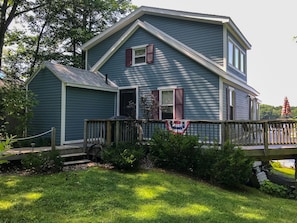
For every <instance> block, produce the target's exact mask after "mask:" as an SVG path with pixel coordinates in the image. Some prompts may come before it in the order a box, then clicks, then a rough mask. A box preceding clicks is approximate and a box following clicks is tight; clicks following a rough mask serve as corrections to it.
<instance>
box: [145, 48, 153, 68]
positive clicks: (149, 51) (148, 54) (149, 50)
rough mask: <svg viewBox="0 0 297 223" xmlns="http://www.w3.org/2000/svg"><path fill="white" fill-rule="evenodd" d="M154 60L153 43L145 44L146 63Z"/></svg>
mask: <svg viewBox="0 0 297 223" xmlns="http://www.w3.org/2000/svg"><path fill="white" fill-rule="evenodd" d="M153 62H154V44H149V45H147V46H146V63H148V64H150V63H153Z"/></svg>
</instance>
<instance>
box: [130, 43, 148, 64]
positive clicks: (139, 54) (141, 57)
mask: <svg viewBox="0 0 297 223" xmlns="http://www.w3.org/2000/svg"><path fill="white" fill-rule="evenodd" d="M132 50H133V57H132V58H133V59H132V60H133V61H132V64H133V65H138V64H143V63H145V62H146V47H138V48H135V49H132Z"/></svg>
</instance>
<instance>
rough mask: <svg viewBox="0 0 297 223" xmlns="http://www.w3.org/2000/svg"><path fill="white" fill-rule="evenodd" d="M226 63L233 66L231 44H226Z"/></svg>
mask: <svg viewBox="0 0 297 223" xmlns="http://www.w3.org/2000/svg"><path fill="white" fill-rule="evenodd" d="M228 63H229V64H233V43H232V42H229V44H228Z"/></svg>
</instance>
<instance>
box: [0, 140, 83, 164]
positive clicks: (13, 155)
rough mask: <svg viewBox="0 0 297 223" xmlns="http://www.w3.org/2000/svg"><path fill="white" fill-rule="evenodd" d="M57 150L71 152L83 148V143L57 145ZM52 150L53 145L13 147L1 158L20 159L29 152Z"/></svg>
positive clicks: (63, 152) (64, 152) (0, 158)
mask: <svg viewBox="0 0 297 223" xmlns="http://www.w3.org/2000/svg"><path fill="white" fill-rule="evenodd" d="M55 148H56V149H57V150H59V151H60V153H61V154H67V153H71V152H73V151H77V150H82V145H78V144H73V145H63V146H56V147H55ZM50 150H52V147H51V146H44V147H35V148H32V147H24V148H13V149H10V150H8V151H6V152H5V153H4V155H9V156H4V157H1V156H0V160H20V159H22V158H23V157H24V155H26V154H29V153H39V152H45V151H50Z"/></svg>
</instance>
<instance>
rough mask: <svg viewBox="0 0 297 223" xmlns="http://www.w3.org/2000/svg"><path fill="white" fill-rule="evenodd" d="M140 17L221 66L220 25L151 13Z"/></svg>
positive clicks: (221, 37)
mask: <svg viewBox="0 0 297 223" xmlns="http://www.w3.org/2000/svg"><path fill="white" fill-rule="evenodd" d="M140 19H141V20H143V21H147V22H149V23H150V24H152V25H153V26H155V27H157V28H158V29H160V30H162V31H163V32H165V33H167V34H168V35H170V36H172V37H173V38H174V39H176V40H178V41H180V42H182V43H184V44H185V45H187V46H189V47H190V48H192V49H194V50H196V51H197V52H199V53H201V54H203V55H204V56H206V57H208V58H209V59H211V60H213V61H214V62H216V63H218V64H219V65H221V66H223V57H224V53H223V49H224V48H223V41H224V40H223V26H222V25H218V24H211V23H203V22H197V21H189V20H183V19H174V18H166V17H160V16H152V15H144V16H143V17H141V18H140Z"/></svg>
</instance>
